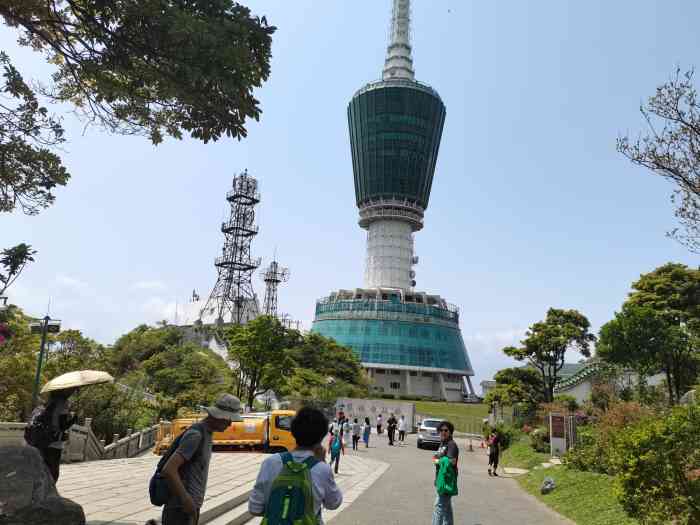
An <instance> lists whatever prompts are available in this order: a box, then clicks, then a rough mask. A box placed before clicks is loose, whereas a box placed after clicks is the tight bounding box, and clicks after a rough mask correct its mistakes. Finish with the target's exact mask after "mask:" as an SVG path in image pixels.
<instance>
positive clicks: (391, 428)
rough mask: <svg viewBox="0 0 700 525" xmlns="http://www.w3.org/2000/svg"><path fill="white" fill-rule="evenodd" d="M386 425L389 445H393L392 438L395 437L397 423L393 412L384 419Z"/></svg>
mask: <svg viewBox="0 0 700 525" xmlns="http://www.w3.org/2000/svg"><path fill="white" fill-rule="evenodd" d="M386 425H387V427H386V430H387V434H388V435H389V445H390V446H392V447H393V446H394V439H395V437H396V426H397V425H398V421H396V418H395V417H394V414H391V415H390V416H389V419H387V421H386Z"/></svg>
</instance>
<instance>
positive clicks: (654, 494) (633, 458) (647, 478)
mask: <svg viewBox="0 0 700 525" xmlns="http://www.w3.org/2000/svg"><path fill="white" fill-rule="evenodd" d="M611 462H612V464H613V465H614V467H615V469H616V471H617V479H616V494H617V496H618V498H619V499H620V501H621V503H622V505H623V507H624V508H625V510H626V511H627V513H628V514H630V515H631V516H634V517H636V518H638V519H639V520H640V521H641V522H643V523H645V524H648V525H661V524H666V523H674V524H676V525H695V524H698V523H700V407H698V406H692V405H691V406H686V407H678V408H675V409H674V410H673V411H672V412H671V413H669V414H667V415H665V416H661V417H657V418H654V419H645V420H642V421H641V422H639V423H638V424H637V425H635V426H633V427H632V428H628V429H626V432H624V434H623V435H622V436H621V439H620V441H619V446H617V447H615V450H614V452H613V453H612V455H611Z"/></svg>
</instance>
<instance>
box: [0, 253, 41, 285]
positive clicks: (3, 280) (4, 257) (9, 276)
mask: <svg viewBox="0 0 700 525" xmlns="http://www.w3.org/2000/svg"><path fill="white" fill-rule="evenodd" d="M35 253H36V251H35V250H32V247H31V246H29V245H28V244H24V243H21V244H18V245H17V246H14V247H12V248H6V249H5V250H3V251H2V252H0V267H2V271H1V272H0V296H2V295H4V294H5V292H6V291H7V289H8V288H9V287H10V286H11V285H12V283H14V282H15V281H16V280H17V278H18V277H19V274H21V273H22V270H24V268H25V267H26V266H27V264H28V263H30V262H33V261H34V254H35Z"/></svg>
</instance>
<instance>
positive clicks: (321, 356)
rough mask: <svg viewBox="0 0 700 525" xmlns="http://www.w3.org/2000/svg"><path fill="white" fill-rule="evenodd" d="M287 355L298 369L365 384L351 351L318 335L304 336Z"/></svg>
mask: <svg viewBox="0 0 700 525" xmlns="http://www.w3.org/2000/svg"><path fill="white" fill-rule="evenodd" d="M287 354H288V355H289V356H290V357H291V358H292V360H293V361H294V363H295V366H296V367H298V368H303V369H307V370H314V371H316V372H318V373H319V374H321V375H323V376H326V377H332V378H334V379H336V380H341V381H345V382H346V383H350V384H355V385H363V384H364V383H365V382H366V378H365V376H364V372H363V370H362V366H361V365H360V360H359V359H358V358H357V356H356V355H355V354H354V353H353V351H352V349H350V348H348V347H347V346H341V345H339V344H338V343H337V342H336V341H335V340H334V339H330V338H328V337H324V336H322V335H320V334H317V333H314V332H311V333H309V334H306V335H304V336H303V337H302V338H301V339H300V340H298V343H297V344H295V345H290V346H289V350H288V352H287Z"/></svg>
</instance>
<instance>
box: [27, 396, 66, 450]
mask: <svg viewBox="0 0 700 525" xmlns="http://www.w3.org/2000/svg"><path fill="white" fill-rule="evenodd" d="M54 408H55V407H54V405H53V403H49V405H48V406H47V407H44V406H41V405H40V406H38V407H36V408H35V409H34V410H33V411H32V415H31V416H30V417H29V423H28V424H27V426H26V427H25V428H24V439H25V441H26V442H27V443H28V444H30V445H31V446H33V447H36V448H38V449H46V448H49V445H50V444H51V443H53V442H54V441H59V440H60V439H61V434H62V432H61V431H60V430H55V429H54V428H52V425H51V419H52V416H53V411H54Z"/></svg>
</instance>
